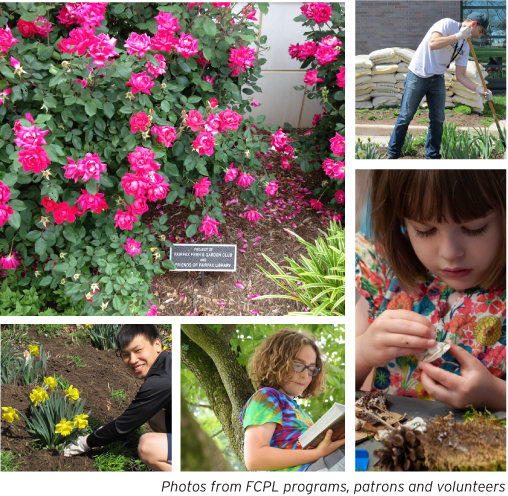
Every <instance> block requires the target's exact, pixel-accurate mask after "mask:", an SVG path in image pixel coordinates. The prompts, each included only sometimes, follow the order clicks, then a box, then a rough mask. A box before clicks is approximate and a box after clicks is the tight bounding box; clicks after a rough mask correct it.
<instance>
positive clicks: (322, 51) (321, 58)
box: [314, 45, 339, 65]
mask: <svg viewBox="0 0 508 496" xmlns="http://www.w3.org/2000/svg"><path fill="white" fill-rule="evenodd" d="M338 55H339V52H338V51H337V50H335V48H332V47H331V46H327V45H319V46H318V48H317V50H316V53H315V54H314V57H316V59H317V60H318V62H319V64H320V65H326V64H329V63H330V62H333V61H334V60H337V57H338Z"/></svg>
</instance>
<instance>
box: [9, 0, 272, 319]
mask: <svg viewBox="0 0 508 496" xmlns="http://www.w3.org/2000/svg"><path fill="white" fill-rule="evenodd" d="M254 8H255V4H253V3H249V4H247V5H246V6H245V8H244V9H243V10H242V11H241V12H240V13H233V9H232V7H231V6H230V4H229V3H219V4H214V3H212V4H209V3H205V4H198V3H195V4H177V3H171V4H169V3H121V4H120V3H116V4H114V3H113V4H109V5H108V4H105V3H95V4H83V3H77V4H63V3H62V4H44V3H15V2H14V3H6V4H2V6H0V11H1V12H0V13H1V18H2V19H3V21H2V25H3V28H2V29H1V30H0V34H1V36H0V40H1V43H2V45H1V46H0V49H2V51H3V53H4V55H5V57H4V58H2V59H1V60H0V73H1V74H2V75H3V79H2V80H1V81H0V94H1V97H0V98H1V99H2V103H3V104H1V105H0V138H1V139H0V181H1V183H0V226H1V225H4V224H5V225H4V227H3V228H2V229H1V230H2V231H3V236H2V238H1V239H0V253H3V257H1V258H0V268H3V269H9V270H11V271H15V276H16V284H10V287H11V291H12V292H14V293H15V294H17V291H18V289H17V287H21V288H23V287H30V290H29V291H30V295H26V297H29V298H30V301H31V302H33V304H34V305H42V304H45V305H48V306H51V307H52V308H54V312H59V311H62V309H63V308H66V307H68V308H70V309H74V311H75V313H77V314H87V315H101V314H108V315H112V314H115V315H119V314H121V315H129V314H145V313H146V312H147V310H148V315H155V314H156V307H155V306H150V308H148V306H149V305H150V300H151V298H153V295H152V294H149V282H150V280H151V278H152V276H153V275H154V274H160V273H163V271H164V269H171V268H174V264H173V263H172V262H171V261H170V260H168V259H167V253H166V252H167V250H168V248H169V247H170V246H171V243H170V242H169V240H168V239H167V237H166V235H165V232H166V231H167V230H168V226H167V223H168V218H167V216H166V215H165V214H164V215H160V216H156V217H155V218H154V220H153V221H152V222H151V223H150V224H148V225H147V224H146V223H145V222H143V221H142V219H141V215H142V214H143V212H145V211H146V210H147V209H148V208H149V207H148V204H147V202H152V203H157V202H163V201H165V202H166V204H175V205H181V206H184V207H189V208H190V210H191V211H196V212H195V213H192V215H190V216H189V219H188V227H187V236H189V237H192V236H193V235H194V234H195V233H196V232H197V230H198V229H199V230H201V231H203V232H204V233H205V234H206V235H207V236H209V235H213V234H216V233H217V232H218V230H217V225H218V224H219V223H221V222H224V217H223V215H222V211H221V204H220V201H219V200H220V196H221V195H220V187H221V186H223V185H224V183H225V173H226V171H231V170H234V171H236V175H238V179H240V178H243V179H245V178H247V180H244V182H243V184H244V187H245V193H244V194H243V195H242V198H243V199H244V200H245V202H246V203H248V204H249V205H251V204H253V203H257V204H259V205H263V204H264V202H265V201H266V200H267V199H268V195H267V194H266V193H265V192H264V189H265V188H264V187H260V186H262V185H264V184H267V183H269V182H270V181H272V179H274V176H272V175H268V174H266V173H265V172H263V171H262V170H261V163H260V161H259V159H258V158H257V152H258V151H263V152H266V151H267V148H268V147H267V144H266V143H264V144H261V143H260V142H259V140H258V137H257V136H256V135H255V134H254V133H253V132H252V130H253V126H254V125H255V126H257V127H261V128H262V122H263V119H264V118H263V117H259V118H258V119H257V120H256V121H255V120H254V119H253V118H251V117H249V118H246V117H245V116H244V114H245V111H248V110H250V109H251V100H250V98H251V97H250V95H252V94H253V92H254V91H260V89H259V87H258V86H257V84H256V83H257V79H258V78H259V77H260V74H261V65H262V64H263V63H264V62H265V60H264V59H262V58H258V59H256V56H255V53H254V50H253V49H251V48H248V45H249V43H253V44H255V45H257V46H259V47H260V50H261V51H262V49H263V46H262V44H263V43H265V42H266V39H265V37H262V39H261V43H259V42H258V40H257V37H256V32H257V29H258V26H257V24H256V22H255V21H254V19H255V17H254V16H255V13H256V11H255V10H254ZM259 9H260V10H262V11H264V12H267V6H266V4H259ZM150 35H153V36H152V37H150ZM15 145H16V146H15ZM230 164H233V165H234V167H233V166H230ZM235 177H236V176H235V175H232V173H231V172H230V173H229V176H228V178H227V180H228V181H232V180H234V179H235ZM197 210H199V211H197ZM33 288H35V292H34V293H33V294H32V293H31V292H32V291H34V290H33ZM3 289H4V290H5V291H6V288H5V287H3ZM48 295H51V299H52V300H53V301H51V302H49V301H47V300H46V298H49V297H48ZM26 297H25V300H26ZM30 304H31V303H29V301H28V300H26V303H25V304H24V305H23V306H22V307H20V306H18V305H14V302H13V301H12V300H11V303H10V307H9V311H10V312H11V314H14V313H16V312H20V313H21V312H23V311H25V310H26V307H27V306H28V305H30ZM24 314H25V315H27V314H28V312H26V313H24Z"/></svg>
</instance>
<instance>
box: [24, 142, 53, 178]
mask: <svg viewBox="0 0 508 496" xmlns="http://www.w3.org/2000/svg"><path fill="white" fill-rule="evenodd" d="M18 155H19V161H20V162H21V164H22V165H23V170H24V171H25V172H29V171H33V172H34V173H35V174H38V173H39V172H41V171H42V170H44V169H45V168H46V167H47V166H48V164H50V163H51V161H50V160H49V157H48V154H47V153H46V150H44V148H42V146H25V148H23V149H22V150H20V151H19V152H18Z"/></svg>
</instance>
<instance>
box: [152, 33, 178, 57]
mask: <svg viewBox="0 0 508 496" xmlns="http://www.w3.org/2000/svg"><path fill="white" fill-rule="evenodd" d="M177 43H178V38H175V37H174V36H173V34H172V33H171V32H170V31H168V32H158V33H155V36H154V37H153V38H152V50H158V51H161V52H171V50H172V49H173V48H174V47H175V45H176V44H177Z"/></svg>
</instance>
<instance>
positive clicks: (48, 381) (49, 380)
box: [44, 377, 56, 391]
mask: <svg viewBox="0 0 508 496" xmlns="http://www.w3.org/2000/svg"><path fill="white" fill-rule="evenodd" d="M44 385H45V386H47V387H48V388H49V389H51V391H54V390H55V388H56V379H55V378H54V377H44Z"/></svg>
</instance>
